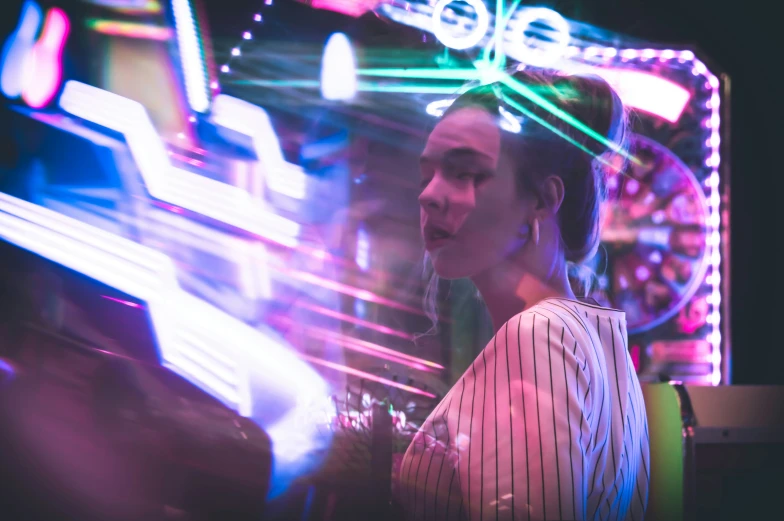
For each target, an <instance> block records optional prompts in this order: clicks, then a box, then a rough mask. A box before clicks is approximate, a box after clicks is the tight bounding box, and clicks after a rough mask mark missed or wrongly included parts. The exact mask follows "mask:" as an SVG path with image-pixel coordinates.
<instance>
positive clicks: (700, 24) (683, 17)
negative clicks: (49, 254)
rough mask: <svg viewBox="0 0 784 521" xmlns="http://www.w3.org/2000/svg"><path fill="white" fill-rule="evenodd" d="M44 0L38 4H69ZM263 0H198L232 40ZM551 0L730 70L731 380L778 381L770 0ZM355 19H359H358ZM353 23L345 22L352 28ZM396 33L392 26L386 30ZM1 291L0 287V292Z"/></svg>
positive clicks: (776, 144) (291, 14)
mask: <svg viewBox="0 0 784 521" xmlns="http://www.w3.org/2000/svg"><path fill="white" fill-rule="evenodd" d="M73 1H74V0H65V1H64V2H57V1H47V2H42V4H52V5H58V4H68V3H71V2H73ZM275 1H276V4H278V5H276V6H274V8H272V9H270V16H272V15H273V14H274V16H280V17H282V19H283V18H285V21H286V24H287V25H289V26H296V27H301V29H300V30H299V31H298V33H299V35H294V36H297V37H302V38H306V39H308V40H312V39H318V40H323V39H325V38H326V36H327V35H328V34H329V33H331V32H333V31H336V30H347V31H349V30H350V28H351V26H352V25H353V24H356V21H354V20H352V19H350V18H347V17H343V16H340V15H335V14H333V13H325V12H323V11H312V10H309V9H307V8H305V7H303V6H299V5H293V4H292V1H293V0H275ZM0 3H2V7H0V40H4V39H5V35H6V34H7V33H8V32H9V31H10V30H11V29H12V28H13V26H14V25H15V23H16V20H17V19H18V12H19V5H20V4H21V1H20V0H2V2H0ZM263 3H264V0H203V4H204V5H205V9H206V12H207V15H208V20H209V26H210V31H211V33H212V36H213V38H214V39H215V40H218V41H220V40H233V41H238V39H239V37H240V35H241V34H242V31H243V30H245V29H246V28H247V26H248V25H249V23H250V22H251V19H252V15H253V13H254V12H256V11H258V10H259V9H260V8H261V7H262V6H263ZM524 3H525V4H531V3H536V4H539V5H545V6H548V7H552V8H554V9H555V10H557V11H558V12H560V13H561V14H562V15H563V16H565V17H566V18H570V19H574V20H579V21H582V22H587V23H590V24H593V25H595V26H597V27H600V28H604V29H608V30H611V31H616V32H619V33H623V34H627V35H630V36H632V37H634V38H640V39H644V40H650V41H652V42H660V43H662V44H673V45H679V46H680V45H683V46H686V47H691V48H694V49H695V51H697V54H698V55H699V56H700V57H701V58H703V59H704V61H705V62H706V63H707V64H708V65H709V66H710V67H711V69H713V70H714V72H719V71H723V72H725V73H727V74H728V75H729V76H730V78H731V99H730V105H731V137H730V141H731V148H730V153H729V155H727V154H726V151H725V155H724V156H723V159H724V160H726V159H727V158H728V157H729V159H730V162H731V222H730V233H731V297H730V298H731V302H732V307H731V323H730V325H731V341H732V351H733V371H732V380H733V381H732V383H734V384H784V369H782V368H783V367H784V364H782V361H784V356H782V354H783V352H784V340H783V339H782V334H781V332H778V331H777V330H776V328H777V327H781V328H784V320H782V321H777V320H776V319H777V318H778V317H779V316H780V315H781V313H780V312H781V311H784V304H782V302H781V301H780V300H779V298H780V294H781V293H782V290H784V284H782V279H784V273H782V269H784V267H782V266H781V265H780V264H781V263H780V261H779V259H784V251H782V250H784V249H783V248H782V241H784V232H783V231H782V229H781V225H782V224H783V223H784V219H782V218H781V213H782V211H783V210H784V201H781V200H780V198H781V194H783V193H784V191H783V190H784V183H783V182H782V167H781V163H779V162H778V161H779V154H780V153H781V149H782V147H783V146H784V145H783V144H782V137H784V133H782V131H781V124H782V123H781V119H782V116H783V115H784V110H782V107H783V106H784V103H782V98H784V83H782V81H781V79H782V74H781V67H782V65H781V64H782V55H781V48H782V43H781V40H780V38H781V32H780V31H778V30H777V29H778V28H779V25H780V21H779V17H778V16H777V15H776V14H775V11H774V10H773V8H772V7H773V5H775V3H774V2H766V1H763V0H753V1H750V0H747V1H745V2H726V1H724V2H722V0H647V1H646V0H625V1H624V0H577V1H564V0H561V1H549V2H548V1H544V2H528V1H526V2H524ZM355 27H356V26H355ZM349 32H350V31H349ZM389 36H391V37H392V38H395V37H396V35H394V34H393V35H389ZM8 143H9V137H8V127H7V125H6V124H4V123H3V120H2V119H0V161H1V162H6V161H8V160H12V158H13V150H12V149H11V147H10V146H9V145H8ZM0 298H2V296H0Z"/></svg>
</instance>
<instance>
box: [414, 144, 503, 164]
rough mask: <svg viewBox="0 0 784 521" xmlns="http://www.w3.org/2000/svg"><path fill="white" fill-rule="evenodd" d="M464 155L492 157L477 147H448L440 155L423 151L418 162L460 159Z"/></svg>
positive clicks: (489, 159)
mask: <svg viewBox="0 0 784 521" xmlns="http://www.w3.org/2000/svg"><path fill="white" fill-rule="evenodd" d="M465 157H475V158H480V159H483V160H487V161H492V158H491V157H490V156H489V155H487V154H485V153H484V152H482V151H481V150H477V149H475V148H471V147H456V148H450V149H449V150H447V151H446V152H444V153H443V154H442V156H441V157H436V156H431V155H429V154H427V153H423V154H422V155H421V156H420V157H419V163H420V164H422V163H434V162H437V161H439V160H440V161H444V160H454V159H460V158H465Z"/></svg>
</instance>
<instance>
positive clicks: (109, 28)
mask: <svg viewBox="0 0 784 521" xmlns="http://www.w3.org/2000/svg"><path fill="white" fill-rule="evenodd" d="M85 25H86V26H87V27H88V28H89V29H92V30H93V31H95V32H98V33H102V34H108V35H111V36H123V37H126V38H141V39H144V40H155V41H159V42H165V41H168V40H170V39H171V37H172V30H171V28H169V27H161V26H158V25H149V24H140V23H133V22H122V21H118V20H99V19H96V18H91V19H88V20H86V21H85Z"/></svg>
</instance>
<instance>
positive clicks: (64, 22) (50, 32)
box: [22, 7, 71, 109]
mask: <svg viewBox="0 0 784 521" xmlns="http://www.w3.org/2000/svg"><path fill="white" fill-rule="evenodd" d="M70 29H71V23H70V22H69V21H68V17H67V16H66V15H65V12H63V10H62V9H59V8H57V7H53V8H52V9H50V10H49V12H48V13H47V15H46V20H45V21H44V27H43V29H42V31H41V37H40V38H39V40H38V42H37V43H36V44H35V45H34V46H33V48H32V49H31V50H30V53H29V54H28V56H27V60H28V65H27V67H28V68H27V70H26V71H25V75H24V76H25V83H24V85H23V88H22V98H23V99H24V100H25V102H26V103H27V104H28V105H30V106H31V107H32V108H34V109H39V108H43V107H45V106H46V105H47V104H48V103H49V102H50V101H52V98H54V95H55V94H56V93H57V90H58V89H59V88H60V83H61V82H62V79H63V47H65V40H66V39H67V38H68V33H69V31H70Z"/></svg>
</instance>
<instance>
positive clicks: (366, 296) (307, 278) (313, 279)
mask: <svg viewBox="0 0 784 521" xmlns="http://www.w3.org/2000/svg"><path fill="white" fill-rule="evenodd" d="M274 269H276V270H278V271H280V272H281V273H283V274H285V275H286V276H288V277H291V278H293V279H297V280H301V281H303V282H308V283H310V284H314V285H316V286H321V287H322V288H326V289H331V290H333V291H337V292H338V293H343V294H344V295H350V296H352V297H355V298H358V299H361V300H365V301H367V302H373V303H375V304H381V305H384V306H387V307H390V308H393V309H399V310H401V311H408V312H409V313H414V314H416V315H422V316H424V311H423V310H422V309H421V308H415V307H412V306H407V305H405V304H401V303H400V302H396V301H394V300H390V299H388V298H385V297H382V296H380V295H376V294H375V293H371V292H370V291H367V290H365V289H360V288H356V287H354V286H349V285H348V284H343V283H341V282H336V281H334V280H331V279H326V278H324V277H319V276H318V275H314V274H312V273H309V272H306V271H299V270H293V269H288V268H286V267H284V266H275V267H274Z"/></svg>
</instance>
